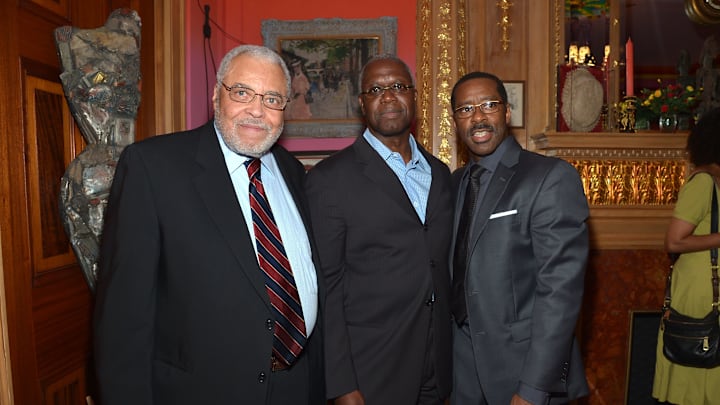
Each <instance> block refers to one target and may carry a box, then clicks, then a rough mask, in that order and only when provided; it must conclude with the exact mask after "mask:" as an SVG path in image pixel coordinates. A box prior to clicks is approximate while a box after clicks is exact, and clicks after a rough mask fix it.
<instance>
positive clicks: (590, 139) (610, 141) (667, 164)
mask: <svg viewBox="0 0 720 405" xmlns="http://www.w3.org/2000/svg"><path fill="white" fill-rule="evenodd" d="M687 135H688V134H687V132H676V133H669V134H668V133H660V132H642V133H609V132H608V133H599V132H593V133H580V132H546V133H544V134H540V135H538V136H534V137H532V140H533V142H534V143H535V149H536V150H538V151H539V152H542V153H545V154H546V155H549V156H557V157H560V158H562V159H565V160H567V161H568V162H570V163H571V164H572V165H573V166H575V168H577V170H578V172H579V173H580V176H581V178H582V181H583V187H584V188H585V194H586V196H587V198H588V203H589V204H590V221H589V222H590V235H591V242H592V247H593V249H662V248H663V242H664V238H665V230H666V228H667V224H668V221H669V220H670V217H671V216H672V211H673V207H674V204H675V200H676V197H677V193H678V191H679V189H680V186H681V185H682V183H683V181H684V179H685V176H686V173H687V172H688V165H687V160H686V152H685V143H686V138H687Z"/></svg>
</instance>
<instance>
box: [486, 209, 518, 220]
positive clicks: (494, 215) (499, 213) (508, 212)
mask: <svg viewBox="0 0 720 405" xmlns="http://www.w3.org/2000/svg"><path fill="white" fill-rule="evenodd" d="M508 215H517V210H510V211H503V212H496V213H494V214H491V215H490V219H495V218H500V217H506V216H508Z"/></svg>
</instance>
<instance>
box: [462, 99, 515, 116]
mask: <svg viewBox="0 0 720 405" xmlns="http://www.w3.org/2000/svg"><path fill="white" fill-rule="evenodd" d="M503 104H505V103H503V102H502V101H500V100H488V101H483V102H482V103H480V104H466V105H461V106H460V107H458V108H456V109H455V110H453V113H454V114H455V116H456V117H458V118H468V117H472V116H473V115H474V114H475V110H476V109H479V110H480V111H482V113H483V114H492V113H496V112H498V110H500V106H501V105H503Z"/></svg>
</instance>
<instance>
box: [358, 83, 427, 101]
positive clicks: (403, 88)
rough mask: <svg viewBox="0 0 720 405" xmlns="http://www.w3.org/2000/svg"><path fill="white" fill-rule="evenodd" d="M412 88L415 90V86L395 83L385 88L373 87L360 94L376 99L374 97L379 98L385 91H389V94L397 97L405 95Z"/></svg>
mask: <svg viewBox="0 0 720 405" xmlns="http://www.w3.org/2000/svg"><path fill="white" fill-rule="evenodd" d="M414 88H415V86H413V85H411V84H402V83H395V84H391V85H389V86H385V87H380V86H373V87H370V88H369V89H367V90H365V91H363V92H362V93H360V94H364V95H366V96H368V97H372V98H376V97H380V96H382V95H383V94H385V91H387V90H390V92H391V93H392V94H395V95H398V94H405V93H407V92H409V91H410V90H412V89H414Z"/></svg>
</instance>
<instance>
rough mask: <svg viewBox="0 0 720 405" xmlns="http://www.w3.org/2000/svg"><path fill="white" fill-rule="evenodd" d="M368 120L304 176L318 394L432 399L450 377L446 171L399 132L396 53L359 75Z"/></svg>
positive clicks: (407, 81) (405, 118)
mask: <svg viewBox="0 0 720 405" xmlns="http://www.w3.org/2000/svg"><path fill="white" fill-rule="evenodd" d="M360 82H361V90H362V93H361V94H360V96H359V102H360V107H361V110H362V113H363V115H364V117H365V121H366V123H367V130H366V131H365V132H364V134H363V135H362V136H360V137H358V138H357V140H356V141H355V143H354V144H353V145H351V146H349V147H348V148H346V149H344V150H342V151H340V152H338V153H337V154H335V155H333V156H331V157H329V158H327V159H326V160H324V161H322V162H320V163H319V164H318V165H316V166H315V167H314V168H313V169H311V170H310V172H309V174H308V198H309V199H310V212H311V217H312V221H313V230H314V233H315V237H316V241H317V243H318V248H319V253H320V262H321V265H322V271H323V273H324V275H325V278H326V282H327V285H328V298H327V305H326V307H325V326H326V329H325V330H326V335H325V336H326V345H325V353H326V359H327V361H326V374H327V389H328V397H329V398H331V399H335V404H364V403H366V404H372V405H382V404H392V405H397V404H405V405H409V404H441V403H442V401H443V400H444V399H445V398H447V397H448V395H449V390H450V384H451V377H450V376H451V374H450V373H451V364H450V362H451V349H450V347H451V324H450V312H449V273H448V268H447V263H446V262H447V255H448V252H449V250H448V249H449V241H450V232H451V227H452V201H451V194H450V171H449V169H448V168H447V166H446V165H445V164H444V163H442V162H441V161H439V160H438V159H436V158H435V157H433V156H432V155H431V154H430V153H427V152H426V151H425V150H423V148H422V147H421V146H420V145H418V144H417V143H416V142H415V140H414V138H413V137H412V134H411V133H410V125H411V122H412V120H413V119H414V115H415V91H414V87H413V81H412V76H411V74H410V70H409V69H408V67H407V65H406V64H405V63H404V62H403V61H401V60H400V59H398V58H395V57H390V56H379V57H375V58H373V59H371V60H370V61H368V63H367V64H366V65H365V67H364V68H363V70H362V72H361V74H360Z"/></svg>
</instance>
